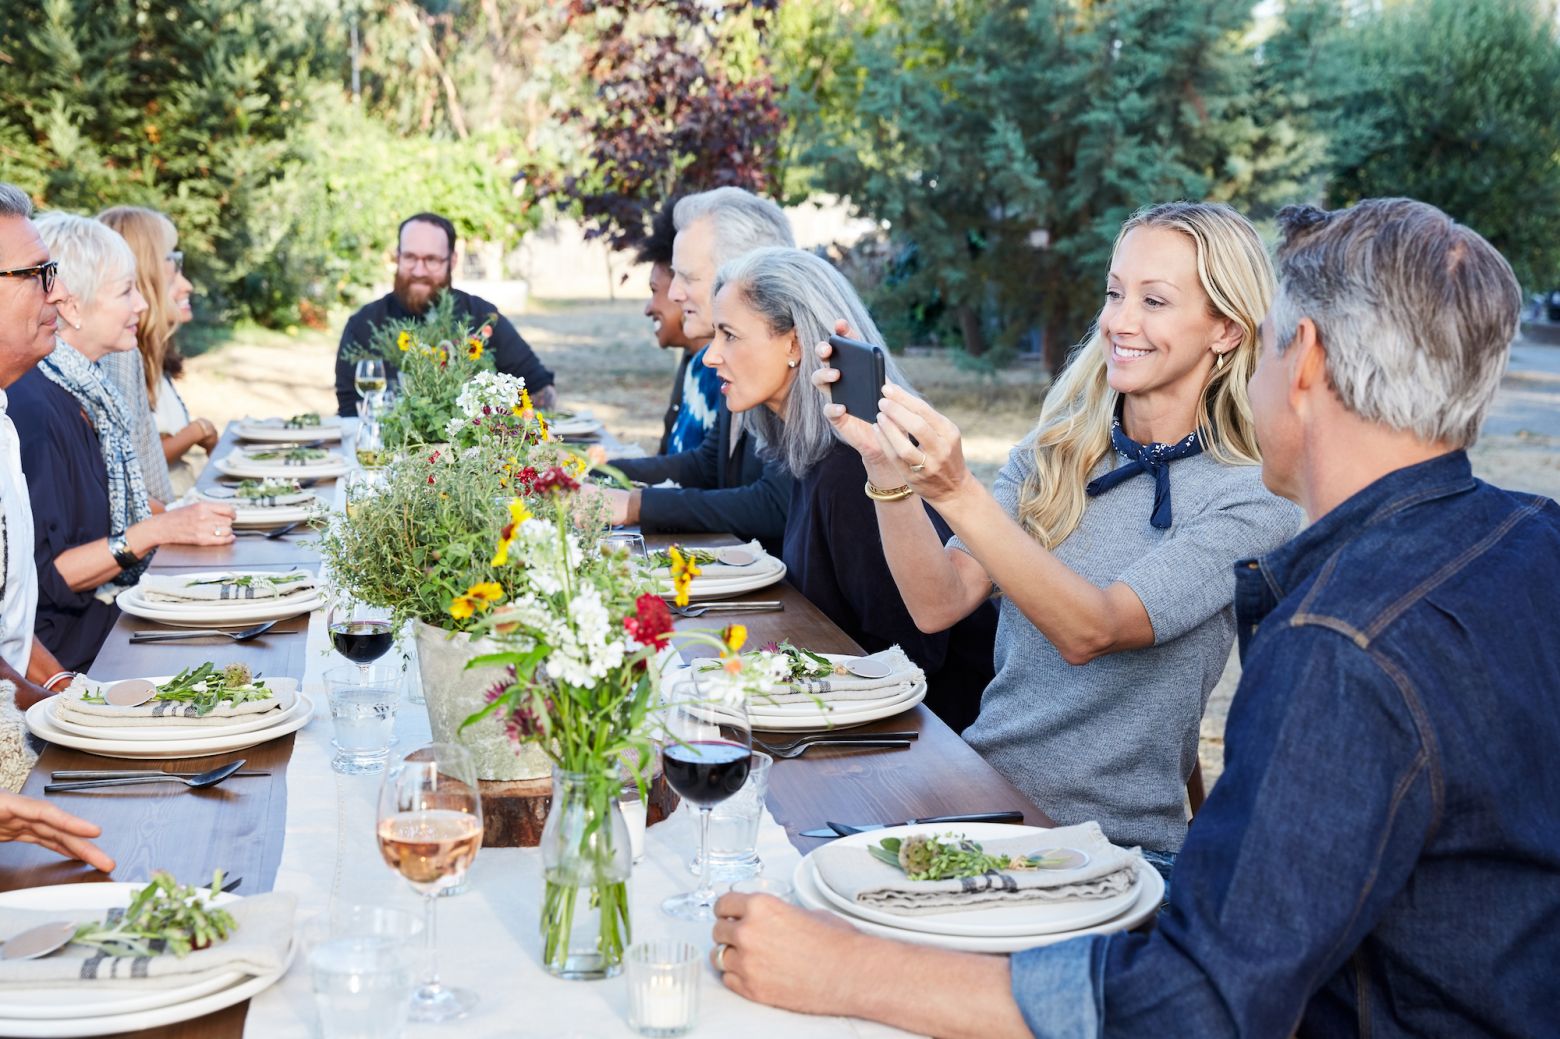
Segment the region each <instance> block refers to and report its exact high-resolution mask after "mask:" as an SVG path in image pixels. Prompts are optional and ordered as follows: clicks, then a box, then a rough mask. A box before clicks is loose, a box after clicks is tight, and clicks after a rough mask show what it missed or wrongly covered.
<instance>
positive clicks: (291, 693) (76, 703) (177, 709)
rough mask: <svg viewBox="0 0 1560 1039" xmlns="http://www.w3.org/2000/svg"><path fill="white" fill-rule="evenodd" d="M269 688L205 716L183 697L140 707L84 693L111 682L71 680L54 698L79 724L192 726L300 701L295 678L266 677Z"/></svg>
mask: <svg viewBox="0 0 1560 1039" xmlns="http://www.w3.org/2000/svg"><path fill="white" fill-rule="evenodd" d="M262 681H263V682H264V683H265V686H266V688H267V689H271V690H272V693H273V695H272V696H271V697H270V698H268V699H265V700H249V701H247V702H245V703H238V704H235V703H233V702H232V701H230V700H223V701H222V702H221V703H219V704H217V706H215V707H213V708H212V709H211V710H210V711H208V712H207V713H206V714H205V715H204V716H203V715H201V713H200V712H199V710H198V709H197V708H196V706H195V705H194V704H192V703H185V702H183V701H179V700H151V701H149V702H147V703H144V704H141V705H140V706H138V707H120V706H117V705H115V704H107V703H92V702H90V701H87V700H83V699H82V696H83V695H84V694H85V693H87V692H88V691H91V692H102V690H104V689H106V688H107V687H108V686H110V685H112V684H113V683H111V682H82V681H80V680H78V681H76V682H74V683H72V684H71V686H70V688H69V689H66V690H65V691H63V692H61V693H60V694H59V695H58V696H56V697H55V698H54V716H55V717H56V718H58V719H60V720H61V721H65V722H71V723H74V724H76V725H92V726H102V727H104V728H123V727H125V726H129V727H130V728H136V727H138V726H161V727H164V728H166V727H168V726H170V725H171V726H177V727H179V728H184V727H186V726H187V727H190V728H191V729H192V730H193V729H195V728H199V727H201V726H206V727H207V728H209V727H211V725H212V724H213V723H215V722H223V723H226V722H230V721H232V720H233V719H234V718H239V717H248V716H250V715H256V714H265V713H266V712H267V711H278V712H279V711H285V710H287V709H288V708H290V707H292V705H293V704H294V703H295V702H296V701H297V699H298V694H297V690H296V689H294V688H292V680H291V679H262ZM274 682H282V683H286V684H287V686H288V688H286V689H276V688H274V687H273V685H272V683H274Z"/></svg>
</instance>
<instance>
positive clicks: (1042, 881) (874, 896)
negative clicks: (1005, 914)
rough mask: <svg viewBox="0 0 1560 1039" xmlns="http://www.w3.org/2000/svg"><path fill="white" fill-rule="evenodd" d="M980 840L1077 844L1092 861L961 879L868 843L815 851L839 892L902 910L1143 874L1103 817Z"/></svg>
mask: <svg viewBox="0 0 1560 1039" xmlns="http://www.w3.org/2000/svg"><path fill="white" fill-rule="evenodd" d="M948 832H954V833H956V832H957V830H956V829H952V830H950V831H948ZM871 843H873V844H877V843H878V841H877V840H873V841H872V842H871ZM980 845H981V847H982V848H983V849H984V850H985V851H986V853H987V854H990V855H1030V854H1034V853H1037V852H1043V851H1045V850H1046V849H1049V848H1074V849H1076V850H1078V851H1081V852H1083V853H1084V854H1086V855H1088V856H1089V861H1088V862H1086V863H1085V864H1084V865H1083V866H1081V867H1080V868H1078V869H1071V870H1047V869H1037V870H1026V871H1022V872H1018V871H1015V872H1005V873H987V874H985V875H983V876H979V877H959V878H957V879H954V880H911V879H910V878H909V877H907V876H905V874H904V872H903V871H902V870H900V869H898V868H897V867H894V866H890V865H889V864H888V863H886V862H879V861H878V860H877V859H875V858H873V857H872V854H871V852H869V851H867V848H866V846H865V845H861V844H856V845H848V846H844V847H842V846H840V845H838V844H831V845H827V846H825V847H822V848H819V849H818V850H817V851H815V852H813V853H812V859H813V862H814V863H815V864H816V865H817V867H818V875H819V877H821V878H822V880H823V882H824V884H826V885H827V886H828V887H829V889H830V890H832V891H834V892H835V893H836V894H839V895H843V896H844V897H845V898H847V899H849V900H851V901H853V902H859V903H860V904H861V905H864V906H870V907H871V908H873V909H880V910H882V911H884V912H888V913H897V914H900V915H902V916H923V915H926V914H930V913H946V912H949V911H952V910H960V909H1000V908H1003V907H1006V906H1016V905H1045V904H1052V903H1058V902H1074V901H1088V900H1094V899H1100V898H1110V897H1111V896H1113V895H1119V894H1121V893H1122V892H1124V891H1126V890H1128V889H1129V888H1131V887H1132V885H1133V884H1135V883H1136V882H1137V870H1138V864H1139V863H1140V862H1141V861H1142V856H1141V855H1140V854H1139V853H1138V850H1137V849H1136V848H1131V849H1127V848H1118V847H1116V846H1115V845H1114V844H1112V843H1110V841H1108V840H1106V839H1105V835H1104V834H1103V833H1101V832H1100V826H1099V823H1096V822H1087V823H1079V824H1078V825H1076V826H1063V827H1058V828H1057V829H1054V830H1049V831H1047V832H1045V833H1036V834H1030V835H1029V836H1026V837H1009V838H1003V839H1001V840H989V841H981V842H980Z"/></svg>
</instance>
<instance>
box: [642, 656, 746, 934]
mask: <svg viewBox="0 0 1560 1039" xmlns="http://www.w3.org/2000/svg"><path fill="white" fill-rule="evenodd" d="M703 663H707V661H698V662H696V663H695V665H694V667H692V668H690V669H689V670H688V672H687V678H686V680H684V681H679V682H678V683H676V684H675V685H672V686H671V688H670V689H668V690H667V693H666V707H665V726H666V728H665V732H664V733H663V735H662V739H663V740H664V741H665V742H664V743H663V744H662V747H661V768H662V770H663V771H664V772H665V774H666V781H667V782H668V783H670V784H671V786H672V789H673V790H675V791H677V793H678V794H679V795H680V796H681V797H682V799H683V800H684V801H688V802H690V803H692V804H695V805H697V806H698V808H699V862H700V868H699V886H698V887H697V888H696V889H694V890H693V891H688V892H685V893H683V894H681V895H673V896H672V897H671V898H669V899H667V900H666V901H665V902H662V903H661V908H662V909H663V910H664V911H665V912H666V913H667V914H668V915H670V916H674V917H676V918H677V919H679V920H713V919H715V886H714V884H712V883H711V881H710V856H709V847H710V811H711V810H712V809H713V808H714V807H715V806H716V805H718V804H720V803H721V802H722V801H724V800H726V798H728V797H730V796H731V795H733V794H735V793H736V792H737V791H738V790H741V789H742V784H744V783H746V782H747V777H748V769H749V768H750V767H751V766H752V763H753V732H752V727H751V725H750V724H749V722H748V713H747V700H746V697H744V696H742V695H741V694H740V693H738V692H736V691H735V690H732V691H730V692H729V693H728V692H727V691H726V690H724V689H722V686H723V685H724V683H723V682H722V681H721V678H722V677H723V676H719V675H718V674H717V675H714V676H711V675H709V674H706V675H705V676H704V677H702V678H701V677H700V669H699V664H703Z"/></svg>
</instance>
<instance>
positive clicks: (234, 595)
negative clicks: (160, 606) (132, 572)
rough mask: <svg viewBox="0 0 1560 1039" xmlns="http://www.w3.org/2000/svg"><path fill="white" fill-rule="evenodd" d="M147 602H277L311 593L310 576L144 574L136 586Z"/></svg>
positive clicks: (291, 573)
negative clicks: (305, 592) (251, 600)
mask: <svg viewBox="0 0 1560 1039" xmlns="http://www.w3.org/2000/svg"><path fill="white" fill-rule="evenodd" d="M136 587H138V588H140V589H141V596H142V598H144V599H145V600H146V601H147V602H160V603H198V602H227V601H230V600H237V599H280V598H283V597H284V596H288V595H295V594H297V593H298V592H303V591H313V590H314V587H315V581H314V575H313V574H311V573H309V572H308V571H307V570H285V571H276V572H274V573H269V572H262V571H250V572H248V573H228V574H219V575H216V576H212V575H209V574H208V575H204V576H191V575H188V574H185V575H183V576H179V577H167V576H163V575H158V574H148V575H146V576H143V577H142V578H141V581H140V583H139V584H138V585H137V586H136Z"/></svg>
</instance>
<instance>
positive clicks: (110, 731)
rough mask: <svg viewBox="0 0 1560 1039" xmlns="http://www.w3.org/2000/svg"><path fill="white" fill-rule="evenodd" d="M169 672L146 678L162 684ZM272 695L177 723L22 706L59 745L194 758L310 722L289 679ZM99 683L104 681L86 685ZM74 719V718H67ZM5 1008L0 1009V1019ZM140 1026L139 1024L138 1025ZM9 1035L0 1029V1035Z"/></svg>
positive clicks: (35, 726) (50, 705)
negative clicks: (256, 707)
mask: <svg viewBox="0 0 1560 1039" xmlns="http://www.w3.org/2000/svg"><path fill="white" fill-rule="evenodd" d="M169 677H170V676H162V677H159V678H153V679H151V681H152V682H158V683H160V682H166V681H168V678H169ZM263 680H264V682H265V684H266V686H267V687H269V688H270V689H271V690H272V691H273V692H275V693H276V700H277V706H276V707H275V709H273V710H269V711H263V712H260V713H256V714H244V715H237V716H234V717H227V718H203V719H201V720H200V721H199V722H194V721H188V720H186V721H182V722H180V723H178V724H174V723H171V722H170V723H169V724H167V725H157V724H146V723H144V722H143V723H142V724H136V725H83V724H81V723H80V722H79V721H75V720H69V719H68V718H67V717H65V716H63V712H61V711H60V710H59V704H60V699H59V697H53V696H51V697H49V698H48V699H46V700H40V701H38V702H37V703H35V704H33V705H32V707H30V708H28V710H27V727H28V729H29V730H30V731H31V732H32V733H33V734H34V735H36V736H37V737H38V738H39V739H44V740H48V741H49V742H50V743H56V744H58V745H60V746H62V747H72V748H74V749H76V750H84V751H88V752H89V753H92V754H101V755H102V756H103V757H106V758H135V759H155V758H199V757H204V756H206V755H207V754H226V753H227V752H229V751H234V750H243V749H245V748H246V747H254V746H258V745H259V744H262V743H265V742H266V741H267V740H274V739H276V738H277V737H278V736H285V735H287V734H288V733H290V732H297V731H298V730H299V729H301V728H303V727H304V726H305V725H307V724H308V723H309V718H310V717H311V716H312V715H313V714H314V704H313V702H312V701H310V699H309V698H308V697H307V696H304V695H303V694H302V693H301V692H299V691H298V682H297V680H296V679H292V678H269V677H267V678H265V679H263ZM90 684H93V685H98V686H101V685H104V683H100V682H99V683H90ZM72 717H74V716H72ZM3 1016H5V1015H4V1012H3V1011H0V1017H3ZM138 1027H139V1026H138ZM10 1034H11V1033H9V1032H6V1031H4V1030H3V1029H0V1035H10Z"/></svg>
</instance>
